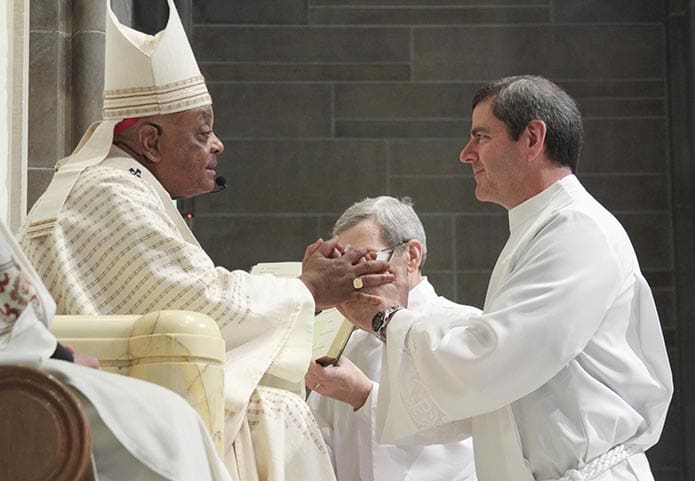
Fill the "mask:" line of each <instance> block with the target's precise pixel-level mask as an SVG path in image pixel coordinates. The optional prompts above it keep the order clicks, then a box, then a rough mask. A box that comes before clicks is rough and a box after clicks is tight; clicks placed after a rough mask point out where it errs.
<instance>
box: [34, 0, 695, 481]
mask: <svg viewBox="0 0 695 481" xmlns="http://www.w3.org/2000/svg"><path fill="white" fill-rule="evenodd" d="M149 1H150V0H148V4H149ZM112 3H113V4H114V8H115V9H116V10H117V13H118V14H119V18H121V19H122V20H124V21H126V22H127V21H128V19H129V18H132V17H135V18H134V20H133V22H134V24H135V25H136V26H142V27H149V30H150V31H154V30H156V27H157V22H160V23H159V24H160V25H161V19H162V18H163V11H162V8H161V5H160V6H159V7H158V8H156V9H155V10H152V9H151V8H150V6H151V4H149V6H147V7H144V5H145V4H143V3H142V2H141V1H140V0H138V1H136V2H135V4H133V3H134V2H133V1H132V0H112ZM160 3H163V2H160ZM176 3H177V6H178V8H179V11H180V12H182V18H183V20H184V24H185V25H186V26H187V28H188V32H189V35H190V37H191V41H192V44H193V46H194V50H195V52H196V55H197V56H198V59H199V61H200V65H201V70H202V71H203V73H204V75H205V76H206V77H207V79H208V83H209V88H210V91H211V93H212V96H213V100H214V102H215V113H216V130H217V132H218V134H219V135H220V136H221V138H222V139H223V140H224V142H225V144H226V151H225V153H224V154H223V155H222V156H221V158H220V167H219V173H220V174H221V175H224V176H225V177H226V179H227V183H228V185H229V189H227V190H226V191H223V192H222V193H219V194H214V195H208V196H202V197H199V198H197V199H194V200H189V201H186V202H184V203H183V206H182V208H183V209H184V210H186V211H192V212H193V213H194V215H195V217H194V219H193V221H192V228H193V230H194V231H195V234H196V235H197V236H198V238H199V239H200V240H201V243H202V244H203V246H204V247H205V248H206V249H207V250H208V252H209V253H210V255H211V257H212V258H213V259H214V260H215V261H216V262H217V263H218V264H221V265H224V266H226V267H229V268H242V269H248V268H249V267H250V266H252V265H253V264H255V263H257V262H260V261H277V260H296V259H300V258H301V257H302V254H303V251H304V248H305V247H306V245H307V244H308V243H309V242H311V241H313V240H315V239H316V238H317V237H319V236H323V237H325V236H327V235H328V233H329V231H330V228H331V225H332V223H333V221H334V220H335V219H336V218H337V216H338V215H339V214H340V213H341V212H342V211H343V210H344V209H345V208H346V207H348V206H349V205H350V204H351V203H353V202H355V201H357V200H360V199H361V198H363V197H365V196H375V195H380V194H390V195H394V196H404V195H407V196H410V197H412V198H413V199H414V201H415V207H416V210H417V211H418V213H419V214H420V216H421V218H422V219H423V222H424V224H425V228H426V230H427V233H428V240H429V242H428V243H429V250H430V252H429V255H428V261H427V265H426V266H425V273H426V274H427V275H428V276H429V277H430V279H431V280H432V282H433V283H434V284H435V286H436V287H437V288H438V290H439V291H440V292H441V293H442V294H443V295H446V296H448V297H450V298H452V299H455V300H458V301H459V302H464V303H469V304H475V305H481V304H482V302H483V299H484V294H485V289H486V285H487V281H488V277H489V274H490V270H491V268H492V266H493V264H494V261H495V259H496V257H497V254H498V253H499V250H500V249H501V247H502V245H503V244H504V241H505V238H506V235H507V226H506V216H505V212H504V210H502V209H501V208H499V207H497V206H494V205H490V204H483V203H480V202H478V201H477V200H476V199H475V197H474V195H473V189H474V185H475V184H474V181H473V179H472V177H471V173H470V168H469V167H467V166H463V165H461V164H460V163H459V162H458V154H459V151H460V149H461V147H462V146H463V145H464V144H465V143H466V141H467V137H468V130H469V128H470V99H471V96H472V93H473V92H474V91H475V89H476V88H477V87H479V86H480V85H482V84H483V83H484V82H487V81H489V80H493V79H495V78H498V77H501V76H505V75H513V74H521V73H533V74H541V75H545V76H548V77H550V78H551V79H553V80H555V81H556V82H558V83H559V84H560V85H562V86H563V87H565V88H566V89H567V90H568V91H569V92H570V94H572V95H573V96H574V97H575V98H576V99H577V100H578V102H579V104H580V107H581V109H582V112H583V114H584V119H585V129H586V144H585V148H584V151H583V155H582V159H581V161H580V164H579V171H578V175H579V177H580V179H581V180H582V182H583V183H584V184H585V185H586V186H587V188H588V189H589V190H590V191H591V192H592V193H594V194H595V196H596V197H597V198H598V199H599V200H600V201H601V202H603V203H604V204H605V205H606V206H607V207H608V208H609V209H610V210H611V211H613V212H614V213H615V214H616V216H617V217H618V218H619V219H620V220H621V221H622V222H623V223H624V225H625V227H626V229H627V230H628V233H629V234H630V235H631V237H632V239H633V242H634V244H635V247H636V249H637V252H638V255H639V258H640V262H641V264H642V267H643V270H644V272H645V274H646V276H647V278H648V280H649V282H650V284H651V286H652V288H653V290H654V294H655V297H656V299H657V303H658V308H659V312H660V315H661V319H662V323H663V327H664V333H665V336H666V339H667V344H668V347H669V353H670V354H671V356H672V362H673V368H674V376H675V378H676V383H677V384H676V385H677V388H676V395H675V397H674V402H673V405H672V410H671V413H670V414H669V418H668V420H667V424H666V429H665V432H664V435H663V437H662V440H661V442H660V443H659V444H658V445H657V446H656V447H655V448H653V449H652V450H650V451H649V453H648V455H649V457H650V460H651V462H652V464H653V466H654V470H655V476H656V479H657V481H675V480H678V481H684V480H693V481H695V457H693V456H692V453H693V452H695V387H692V384H693V383H692V379H693V378H694V377H693V376H695V349H694V348H693V347H692V346H693V345H695V324H693V321H692V318H693V314H692V313H693V312H695V296H693V295H692V292H693V289H694V288H695V259H694V258H693V257H694V256H693V254H694V253H695V248H693V244H694V242H693V241H694V240H695V225H694V224H695V223H694V222H693V221H694V220H695V216H694V215H693V204H694V201H695V195H694V194H695V189H693V173H694V172H695V169H694V168H693V165H692V153H693V152H695V140H694V139H695V135H693V134H694V132H695V123H694V119H695V94H694V92H695V74H694V72H695V70H694V67H693V52H694V51H695V42H694V39H695V0H663V1H655V0H585V1H581V2H580V1H576V0H234V1H228V0H176ZM153 12H154V13H153ZM154 17H157V19H158V20H157V21H154V20H153V18H154ZM103 20H104V5H103V2H95V1H93V0H32V1H31V38H30V49H31V53H30V56H31V58H30V63H31V64H30V105H29V111H30V127H29V149H30V150H29V199H28V204H29V205H32V204H33V202H34V201H35V199H36V198H37V197H38V195H39V194H40V193H41V192H42V191H43V190H44V189H45V187H46V185H47V184H48V181H49V180H50V177H51V175H52V167H53V165H54V163H55V161H56V160H57V159H58V158H60V157H62V156H63V155H65V154H67V153H68V152H69V151H70V150H71V149H72V148H73V147H74V145H75V144H76V143H77V141H78V140H79V136H80V135H81V133H82V131H83V130H84V128H85V127H86V125H88V124H89V122H91V121H93V120H96V119H98V118H99V117H100V114H99V110H100V108H101V98H100V94H99V92H100V91H101V88H102V85H103V74H102V71H103V59H102V58H101V52H102V50H103V28H104V22H103Z"/></svg>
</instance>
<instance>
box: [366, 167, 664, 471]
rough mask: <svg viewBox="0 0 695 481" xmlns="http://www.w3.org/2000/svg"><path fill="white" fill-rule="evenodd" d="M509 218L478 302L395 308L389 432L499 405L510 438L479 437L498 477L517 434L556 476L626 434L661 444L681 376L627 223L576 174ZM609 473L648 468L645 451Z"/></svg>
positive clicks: (385, 410)
mask: <svg viewBox="0 0 695 481" xmlns="http://www.w3.org/2000/svg"><path fill="white" fill-rule="evenodd" d="M509 223H510V237H509V240H508V242H507V245H506V246H505V248H504V250H503V252H502V253H501V255H500V257H499V259H498V262H497V264H496V266H495V269H494V272H493V274H492V277H491V280H490V285H489V288H488V295H487V298H486V301H485V306H484V310H483V312H482V314H481V315H479V316H474V317H470V318H465V317H463V316H460V315H457V314H456V313H455V312H452V313H450V314H441V313H437V314H436V315H434V314H433V315H431V316H427V315H423V314H420V313H414V312H410V311H407V310H404V311H401V312H399V313H397V314H396V315H395V316H394V318H393V320H392V321H391V324H390V325H389V333H388V342H387V351H386V355H385V357H384V366H383V367H384V369H383V371H382V379H381V389H380V390H379V403H378V416H377V419H378V426H377V433H378V435H379V436H380V438H381V439H382V441H383V442H395V441H398V440H404V439H411V440H412V439H420V440H422V439H427V438H429V439H435V440H438V441H440V442H442V441H445V440H447V439H451V438H456V437H457V436H460V435H461V433H463V432H465V431H467V430H469V429H470V428H471V425H470V421H471V420H473V428H474V429H475V424H476V421H477V420H478V419H480V417H481V416H491V415H492V416H493V418H494V419H493V420H492V422H490V420H487V421H486V423H485V427H486V428H490V426H492V427H495V426H497V427H498V428H499V429H498V433H500V434H505V436H506V437H505V438H504V439H500V442H499V443H498V445H497V446H496V447H495V446H489V445H488V446H486V448H483V446H482V445H480V444H477V437H476V436H474V440H473V441H474V446H475V449H476V469H477V471H478V478H479V479H480V480H481V481H498V479H502V478H503V477H497V479H494V476H497V475H496V474H495V473H500V472H508V471H506V469H507V466H505V465H506V464H507V463H508V459H509V458H508V457H507V456H500V451H499V448H500V447H503V448H504V447H506V446H512V445H514V444H516V446H517V447H518V449H519V451H520V456H523V458H520V459H521V462H522V463H523V464H524V465H526V466H528V469H529V470H530V472H531V473H532V474H533V476H534V478H535V479H538V480H545V479H558V478H559V477H560V476H562V475H563V473H564V472H565V471H567V470H568V469H576V468H577V467H581V466H582V465H584V464H585V463H587V462H588V461H590V460H592V459H594V458H596V457H598V456H600V455H602V454H603V453H605V452H606V451H608V450H609V449H611V448H612V447H614V446H616V445H619V444H622V443H630V444H635V445H638V446H640V447H642V448H643V449H647V448H648V447H650V446H652V445H653V444H654V443H656V441H657V440H658V438H659V435H660V433H661V429H662V427H663V423H664V418H665V416H666V411H667V408H668V404H669V402H670V399H671V395H672V391H673V384H672V379H671V372H670V367H669V363H668V358H667V355H666V349H665V346H664V341H663V336H662V333H661V327H660V325H659V319H658V316H657V312H656V308H655V304H654V300H653V298H652V295H651V291H650V289H649V286H648V285H647V283H646V282H645V280H644V277H643V276H642V274H641V272H640V270H639V266H638V262H637V258H636V256H635V252H634V250H633V248H632V245H631V243H630V241H629V239H628V237H627V235H626V233H625V231H624V230H623V228H622V227H621V226H620V224H619V223H618V221H617V220H616V219H615V218H614V217H613V216H612V215H611V214H610V213H609V212H608V211H607V210H606V209H605V208H603V207H602V206H601V205H600V204H599V203H598V202H596V201H595V200H594V199H593V198H592V197H591V196H590V195H589V194H588V193H587V192H586V191H585V190H584V188H583V187H582V186H581V184H580V183H579V181H578V180H577V179H576V177H574V176H567V177H565V178H564V179H562V180H560V181H559V182H557V183H555V184H554V185H553V186H551V187H550V188H548V189H546V190H545V191H544V192H542V193H541V194H539V195H537V196H535V197H533V198H531V199H529V200H528V201H526V202H524V203H522V204H520V205H519V206H517V207H515V208H514V209H512V210H511V211H510V212H509ZM462 248H465V246H462ZM495 411H498V412H497V413H495ZM508 414H511V416H510V417H506V418H505V415H508ZM503 443H507V444H504V445H503ZM512 447H513V446H512ZM517 467H518V465H517ZM514 469H516V467H515V468H514ZM505 479H507V478H505ZM516 479H520V478H518V477H517V478H516ZM599 479H606V480H608V479H631V480H649V479H651V473H650V472H649V467H648V463H647V462H646V458H645V457H644V455H641V454H640V455H636V456H633V457H632V458H630V459H629V460H628V461H626V462H623V463H621V464H620V465H618V466H616V467H615V468H613V469H612V470H611V471H610V472H608V473H606V474H605V477H602V478H599Z"/></svg>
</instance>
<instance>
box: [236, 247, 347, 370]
mask: <svg viewBox="0 0 695 481" xmlns="http://www.w3.org/2000/svg"><path fill="white" fill-rule="evenodd" d="M250 272H251V274H273V275H275V276H277V277H299V275H300V274H301V273H302V263H301V262H292V261H288V262H261V263H258V264H256V265H255V266H253V267H252V268H251V271H250ZM354 330H355V326H354V325H353V324H352V323H351V322H350V321H349V320H347V319H346V318H345V317H344V316H343V315H342V314H341V313H340V311H338V310H337V309H336V308H331V309H326V310H325V311H322V312H320V313H318V314H317V315H316V317H315V318H314V339H313V348H312V359H314V360H316V362H318V363H319V364H321V365H322V366H328V365H331V364H335V363H336V362H338V360H339V359H340V356H341V355H342V353H343V350H344V349H345V346H346V345H347V342H348V340H349V339H350V335H351V334H352V331H354Z"/></svg>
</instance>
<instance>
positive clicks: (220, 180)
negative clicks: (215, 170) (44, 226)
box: [209, 175, 227, 194]
mask: <svg viewBox="0 0 695 481" xmlns="http://www.w3.org/2000/svg"><path fill="white" fill-rule="evenodd" d="M215 184H217V187H216V188H215V189H213V190H211V191H210V192H209V193H210V194H216V193H218V192H222V191H223V190H224V189H226V188H227V181H226V180H225V178H224V177H222V176H221V175H218V176H217V177H215Z"/></svg>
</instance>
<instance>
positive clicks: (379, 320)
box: [372, 306, 403, 341]
mask: <svg viewBox="0 0 695 481" xmlns="http://www.w3.org/2000/svg"><path fill="white" fill-rule="evenodd" d="M401 309H403V307H402V306H391V307H389V308H387V309H384V310H383V311H379V312H377V313H376V314H374V317H373V318H372V332H373V333H374V335H375V336H376V337H378V338H379V339H381V340H382V341H386V338H385V337H384V335H383V334H382V333H383V331H384V329H386V326H388V325H389V322H391V318H392V317H393V315H394V314H395V313H396V312H398V311H400V310H401Z"/></svg>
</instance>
